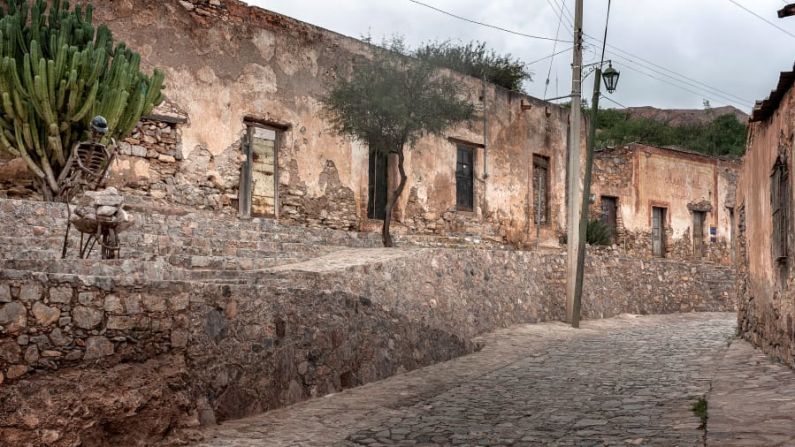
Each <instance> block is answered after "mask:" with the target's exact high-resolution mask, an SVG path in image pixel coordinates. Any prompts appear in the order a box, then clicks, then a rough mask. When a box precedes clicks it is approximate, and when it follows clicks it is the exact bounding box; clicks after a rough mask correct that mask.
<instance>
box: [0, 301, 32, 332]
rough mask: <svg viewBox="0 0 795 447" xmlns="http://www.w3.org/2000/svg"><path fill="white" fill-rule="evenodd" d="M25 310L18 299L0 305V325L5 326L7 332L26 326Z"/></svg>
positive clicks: (16, 330)
mask: <svg viewBox="0 0 795 447" xmlns="http://www.w3.org/2000/svg"><path fill="white" fill-rule="evenodd" d="M27 312H28V311H27V309H25V306H23V305H22V303H20V302H18V301H14V302H11V303H8V304H4V305H0V326H3V327H5V328H6V331H8V332H12V333H13V332H18V331H19V330H20V329H21V328H24V327H25V326H27V321H28V317H27Z"/></svg>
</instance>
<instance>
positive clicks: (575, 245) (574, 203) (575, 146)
mask: <svg viewBox="0 0 795 447" xmlns="http://www.w3.org/2000/svg"><path fill="white" fill-rule="evenodd" d="M582 15H583V0H576V6H575V11H574V59H573V62H572V64H571V114H570V115H569V132H570V133H569V172H568V173H569V185H568V186H569V187H568V190H569V197H568V204H567V205H568V211H569V212H568V218H567V220H566V231H567V238H566V251H567V257H566V321H568V322H569V323H572V326H574V327H577V326H576V325H575V316H574V311H575V302H574V301H575V289H576V283H577V260H578V259H579V247H580V243H579V242H580V229H579V222H580V206H581V203H582V197H583V196H582V183H581V181H580V180H581V177H580V159H581V156H582V154H581V151H580V124H581V120H582V118H581V113H582V109H581V107H582ZM576 320H577V323H576V324H577V325H579V315H577V317H576Z"/></svg>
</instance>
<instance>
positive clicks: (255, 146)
mask: <svg viewBox="0 0 795 447" xmlns="http://www.w3.org/2000/svg"><path fill="white" fill-rule="evenodd" d="M250 144H251V153H250V157H251V215H253V216H274V215H275V214H276V131H274V130H272V129H265V128H261V127H252V129H251V139H250Z"/></svg>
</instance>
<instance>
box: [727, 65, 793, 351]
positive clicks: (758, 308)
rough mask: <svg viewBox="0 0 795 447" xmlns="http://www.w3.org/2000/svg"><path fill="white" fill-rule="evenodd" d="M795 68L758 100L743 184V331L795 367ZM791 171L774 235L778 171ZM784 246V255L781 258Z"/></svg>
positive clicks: (739, 286)
mask: <svg viewBox="0 0 795 447" xmlns="http://www.w3.org/2000/svg"><path fill="white" fill-rule="evenodd" d="M792 85H793V72H787V73H782V75H781V80H780V82H779V84H778V88H777V90H776V91H774V92H773V93H772V94H771V97H770V98H769V99H767V100H765V101H764V102H763V103H761V104H760V103H758V107H757V108H756V109H755V111H754V115H753V118H752V122H751V123H750V125H749V135H748V149H747V151H746V154H745V157H744V160H743V168H742V170H741V172H740V179H739V181H738V187H737V206H738V219H737V234H738V245H739V247H738V257H737V278H738V281H737V294H738V303H739V314H738V323H739V324H738V326H739V331H740V334H741V335H742V336H743V337H744V338H746V339H747V340H749V341H750V342H752V343H753V344H755V345H756V346H758V347H760V348H761V349H763V350H764V351H765V352H766V353H768V354H769V355H771V356H775V357H776V358H778V359H780V360H782V361H783V362H784V363H786V364H788V365H790V366H793V367H795V290H794V289H793V285H794V284H795V262H793V259H795V238H793V236H792V235H793V234H795V218H793V216H795V213H793V207H795V195H794V194H793V193H792V192H793V191H795V175H793V172H795V170H794V169H795V163H793V147H795V89H793V88H792ZM777 163H783V166H784V168H785V169H786V171H787V172H788V176H787V178H786V187H787V188H788V190H789V191H788V192H785V195H784V197H786V198H787V199H786V200H785V201H784V202H783V203H782V207H781V209H782V211H783V212H784V213H786V214H785V215H786V216H787V224H786V226H783V227H782V228H781V233H780V234H782V235H783V237H782V239H779V240H776V239H774V235H775V234H776V232H775V231H774V226H773V222H774V220H775V218H774V213H773V193H772V191H771V189H772V188H771V186H772V185H771V184H772V179H773V177H772V173H773V172H774V167H775V166H776V164H777ZM781 250H783V253H784V256H782V257H780V258H777V253H780V252H781Z"/></svg>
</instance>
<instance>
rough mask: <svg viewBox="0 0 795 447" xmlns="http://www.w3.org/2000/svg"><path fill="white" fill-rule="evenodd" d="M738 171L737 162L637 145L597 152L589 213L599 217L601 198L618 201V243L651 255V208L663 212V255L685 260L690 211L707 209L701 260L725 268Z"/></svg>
mask: <svg viewBox="0 0 795 447" xmlns="http://www.w3.org/2000/svg"><path fill="white" fill-rule="evenodd" d="M738 168H739V163H736V162H733V161H729V160H723V159H719V158H717V157H709V156H704V155H699V154H693V153H689V152H683V151H678V150H671V149H664V148H656V147H651V146H645V145H640V144H631V145H628V146H622V147H617V148H611V149H607V150H603V151H599V152H597V153H596V155H595V157H594V179H593V187H592V193H593V194H594V195H595V197H596V201H595V202H594V204H593V205H592V207H591V215H592V217H600V216H601V214H602V212H601V197H602V196H609V197H616V198H618V213H617V214H618V215H617V224H618V238H617V243H618V245H620V246H621V247H622V248H624V249H625V250H627V251H628V252H630V253H633V254H636V255H640V256H651V255H652V248H651V241H652V237H651V232H652V231H651V230H652V207H655V206H656V207H662V208H665V209H666V210H667V212H666V222H665V227H666V234H665V235H666V244H665V246H666V256H668V257H672V258H680V259H686V258H693V257H695V256H694V248H693V210H692V208H696V209H701V210H707V215H706V221H705V223H704V232H703V235H702V237H703V240H704V244H705V248H706V249H705V256H704V258H706V259H709V260H712V261H715V262H720V263H723V264H729V263H730V262H731V239H732V220H731V212H730V209H733V208H734V195H735V187H736V186H735V183H736V176H737V169H738ZM711 227H714V228H715V230H716V234H715V235H714V237H715V240H714V241H713V240H712V235H711V234H710V228H711Z"/></svg>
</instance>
